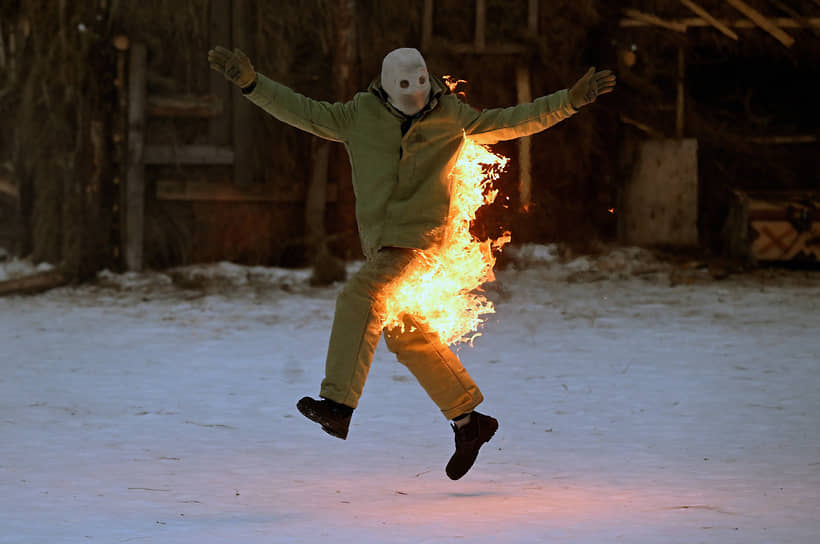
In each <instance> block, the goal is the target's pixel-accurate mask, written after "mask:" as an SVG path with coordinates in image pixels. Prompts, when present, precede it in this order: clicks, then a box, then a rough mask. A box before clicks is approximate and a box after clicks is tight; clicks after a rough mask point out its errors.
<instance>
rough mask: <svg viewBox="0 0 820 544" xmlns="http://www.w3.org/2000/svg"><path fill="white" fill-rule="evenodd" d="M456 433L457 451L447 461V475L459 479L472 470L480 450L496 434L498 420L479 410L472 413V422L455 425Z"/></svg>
mask: <svg viewBox="0 0 820 544" xmlns="http://www.w3.org/2000/svg"><path fill="white" fill-rule="evenodd" d="M453 430H454V431H455V433H456V452H455V453H454V454H453V456H452V457H451V458H450V462H448V463H447V468H446V469H445V472H447V476H449V477H450V479H451V480H458V479H459V478H461V477H462V476H464V475H465V474H467V471H468V470H470V467H472V466H473V463H475V459H476V457H478V450H479V449H480V448H481V446H482V445H484V444H485V443H486V442H489V441H490V439H491V438H492V437H493V435H494V434H495V431H496V430H498V421H496V419H495V418H492V417H490V416H485V415H484V414H480V413H478V412H472V413H471V414H470V422H469V423H467V424H465V425H463V426H461V427H457V426H456V425H455V424H454V425H453Z"/></svg>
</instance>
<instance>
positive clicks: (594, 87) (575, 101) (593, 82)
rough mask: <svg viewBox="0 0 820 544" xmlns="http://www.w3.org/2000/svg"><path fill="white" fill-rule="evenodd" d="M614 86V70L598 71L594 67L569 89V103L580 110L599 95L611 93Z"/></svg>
mask: <svg viewBox="0 0 820 544" xmlns="http://www.w3.org/2000/svg"><path fill="white" fill-rule="evenodd" d="M614 88H615V74H613V73H612V70H602V71H600V72H596V71H595V68H594V67H593V68H590V69H589V70H588V71H587V73H586V74H584V77H582V78H581V79H579V80H578V82H577V83H575V85H573V86H572V88H571V89H570V90H569V103H570V104H571V105H572V107H573V108H575V109H576V110H579V109H581V108H583V107H584V106H586V105H587V104H592V103H593V102H595V99H596V98H598V96H600V95H602V94H606V93H611V92H612V89H614Z"/></svg>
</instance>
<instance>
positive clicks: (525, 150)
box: [515, 62, 532, 210]
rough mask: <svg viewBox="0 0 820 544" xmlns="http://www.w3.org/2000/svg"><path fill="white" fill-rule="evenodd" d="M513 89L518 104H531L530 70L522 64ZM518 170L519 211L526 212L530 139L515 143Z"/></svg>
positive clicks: (530, 183)
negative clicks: (516, 146)
mask: <svg viewBox="0 0 820 544" xmlns="http://www.w3.org/2000/svg"><path fill="white" fill-rule="evenodd" d="M515 89H516V94H517V98H518V103H519V104H525V103H527V102H532V88H531V86H530V69H529V66H527V65H526V64H524V63H523V62H521V63H519V64H518V65H517V66H516V68H515ZM517 145H518V168H519V183H518V190H519V202H520V206H521V209H523V210H528V209H529V207H530V204H531V201H532V138H530V137H529V136H524V137H523V138H519V139H518V141H517Z"/></svg>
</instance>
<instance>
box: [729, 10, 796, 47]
mask: <svg viewBox="0 0 820 544" xmlns="http://www.w3.org/2000/svg"><path fill="white" fill-rule="evenodd" d="M726 2H727V3H728V4H729V5H731V6H732V7H733V8H735V9H736V10H738V11H739V12H741V13H742V14H743V15H745V16H746V17H748V18H749V19H750V20H751V21H753V22H754V23H755V24H757V26H759V27H760V28H762V29H763V30H765V31H766V32H768V33H769V34H771V35H772V36H773V37H774V38H775V39H776V40H777V41H779V42H780V43H782V44H783V45H785V46H786V47H791V46H792V45H794V38H792V37H791V36H789V35H788V34H786V33H785V32H784V31H782V30H781V29H780V28H779V27H778V26H777V25H775V24H774V23H772V22H771V21H770V20H769V19H767V18H766V16H764V15H763V14H762V13H760V12H759V11H757V10H756V9H754V8H753V7H752V6H750V5H749V4H747V3H746V2H744V1H743V0H726Z"/></svg>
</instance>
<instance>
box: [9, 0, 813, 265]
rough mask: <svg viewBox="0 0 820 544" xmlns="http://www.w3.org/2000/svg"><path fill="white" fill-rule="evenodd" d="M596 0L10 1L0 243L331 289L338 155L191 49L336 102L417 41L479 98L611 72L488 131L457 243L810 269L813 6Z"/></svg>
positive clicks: (441, 70)
mask: <svg viewBox="0 0 820 544" xmlns="http://www.w3.org/2000/svg"><path fill="white" fill-rule="evenodd" d="M616 4H617V5H613V3H607V2H603V1H598V0H580V1H569V0H565V1H558V2H552V1H550V2H547V1H545V0H505V1H502V0H473V1H466V2H465V1H463V0H461V1H455V0H412V1H410V2H401V3H392V2H377V1H375V0H307V1H305V2H298V3H295V2H284V1H281V2H280V1H275V2H261V1H259V2H257V1H252V0H181V1H180V2H173V3H170V2H162V1H160V0H144V1H142V2H118V1H116V0H83V1H77V2H65V1H60V2H52V1H49V0H29V1H26V2H4V3H3V5H2V7H0V118H2V119H3V127H4V130H3V131H0V207H1V208H0V210H2V213H3V215H2V217H0V246H5V247H6V249H7V250H9V251H11V252H13V253H15V254H18V255H21V256H31V257H32V258H33V259H34V260H35V261H48V262H52V263H59V264H60V265H61V273H62V274H64V276H65V277H68V278H71V279H79V280H82V279H85V278H89V277H92V276H93V274H94V273H96V271H98V270H100V269H101V268H113V269H120V270H140V269H143V268H148V267H152V268H158V267H167V266H173V265H180V264H186V263H192V262H203V261H214V260H232V261H236V262H242V263H249V264H265V265H286V266H287V265H304V264H307V263H309V262H314V263H318V264H317V270H318V271H319V272H318V276H317V277H318V280H319V281H322V280H325V281H329V280H332V279H336V278H337V277H338V274H339V273H340V268H339V266H338V263H339V261H340V260H346V259H351V258H357V257H359V256H360V253H359V248H358V242H357V235H356V231H355V221H354V219H353V193H352V189H351V186H350V171H349V166H348V165H347V160H346V154H345V152H344V149H343V148H342V146H341V145H339V144H331V143H328V142H323V141H319V140H316V139H315V138H313V137H311V136H309V135H307V134H303V133H299V132H297V131H296V130H294V129H291V128H289V127H287V126H285V125H283V124H281V123H279V122H278V121H276V120H275V119H273V118H271V117H268V116H265V115H264V114H263V113H262V112H261V111H257V110H254V107H253V106H252V105H251V104H250V103H248V102H247V101H245V100H244V99H243V98H242V97H241V96H240V94H239V92H238V91H237V90H236V89H234V88H232V86H231V85H230V84H229V83H227V82H226V81H225V80H224V79H223V78H222V77H221V76H220V75H219V74H216V73H214V72H212V71H211V70H210V69H209V67H208V63H207V60H206V54H207V51H208V49H209V48H210V47H212V46H213V45H215V44H222V45H225V46H227V47H231V48H233V47H239V48H241V49H242V50H244V51H245V52H246V53H248V54H249V56H250V57H251V58H252V59H253V61H254V65H255V67H256V68H257V70H259V71H260V72H262V73H264V74H266V75H268V76H269V77H272V78H273V79H276V80H278V81H281V82H282V83H285V84H287V85H289V86H291V87H292V88H294V89H295V90H297V91H299V92H302V93H303V94H306V95H308V96H311V97H313V98H317V99H321V100H331V101H335V100H347V99H349V98H350V97H351V96H352V95H353V94H354V93H355V92H356V91H357V90H361V89H364V88H365V87H366V86H367V84H368V83H369V81H370V80H371V79H372V78H373V77H374V76H375V75H377V74H378V71H379V69H380V63H381V59H382V57H383V56H384V54H385V53H386V52H388V51H390V50H391V49H393V48H395V47H401V46H414V47H418V48H420V49H421V50H422V52H423V53H424V54H425V57H426V58H427V61H428V65H429V67H430V69H431V70H432V71H433V72H436V73H437V74H440V75H444V74H448V75H452V76H453V77H455V78H458V79H462V80H465V81H466V83H464V84H463V85H462V86H461V87H460V89H459V90H460V92H464V93H465V100H466V101H468V102H469V103H470V104H472V105H473V106H475V107H478V108H489V107H497V106H508V105H512V104H515V103H517V102H522V101H528V100H531V99H532V98H534V97H537V96H540V95H542V94H546V93H549V92H552V91H554V90H558V89H561V88H565V87H567V86H569V85H571V84H572V83H573V82H574V81H575V80H576V79H577V78H578V77H580V75H582V74H583V73H584V71H585V70H586V68H587V67H588V66H597V67H599V68H605V67H608V68H612V69H614V70H615V71H616V73H617V75H618V82H619V84H618V88H617V90H616V92H615V93H613V94H611V95H607V96H605V97H603V98H602V99H601V100H599V102H598V103H596V104H595V105H594V106H593V107H591V108H587V109H586V110H584V111H583V112H581V113H580V114H579V115H577V116H576V118H574V119H572V120H571V121H569V122H567V123H563V124H561V125H559V126H558V127H554V128H553V129H551V130H549V131H546V132H544V133H542V134H538V135H535V136H533V137H531V138H527V139H523V140H521V141H518V142H503V143H500V144H497V146H495V147H496V151H498V152H501V153H503V154H505V155H507V156H510V157H512V159H513V160H512V161H511V166H510V168H509V170H508V171H507V172H506V173H505V175H504V176H503V177H502V180H501V182H500V188H501V191H502V194H503V195H505V196H506V197H508V199H499V204H498V205H494V206H491V207H490V208H488V209H487V210H484V212H483V213H482V214H481V216H480V217H479V220H478V222H477V224H476V225H475V231H476V234H477V235H479V236H480V235H486V234H487V233H490V232H495V231H496V230H497V229H500V228H505V229H509V230H511V231H512V233H513V242H514V243H515V242H531V241H536V242H561V243H563V244H566V245H568V246H570V247H574V248H577V249H578V250H580V251H584V250H587V251H589V250H594V249H595V248H596V247H598V246H599V245H600V244H601V243H610V242H620V243H627V244H636V245H643V246H649V247H670V248H685V249H686V250H687V251H695V252H698V253H700V254H701V255H704V256H708V255H734V256H738V257H741V258H749V257H759V258H763V259H774V260H776V259H792V258H803V259H812V258H813V259H815V260H816V258H817V256H818V248H820V234H818V232H817V229H818V228H820V227H818V226H817V225H818V223H820V218H818V210H817V200H816V193H817V192H818V190H820V182H818V179H820V166H818V160H817V158H818V142H817V137H818V127H820V124H818V121H820V115H819V114H820V107H818V105H817V101H816V100H815V99H814V88H813V85H812V82H813V81H815V80H816V78H817V76H818V73H817V72H818V70H820V2H818V0H726V1H722V0H721V1H719V0H629V1H626V2H618V3H616ZM773 193H776V194H773ZM763 209H765V210H767V211H759V210H763ZM761 221H764V222H767V223H765V224H763V223H761ZM755 244H756V245H755Z"/></svg>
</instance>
